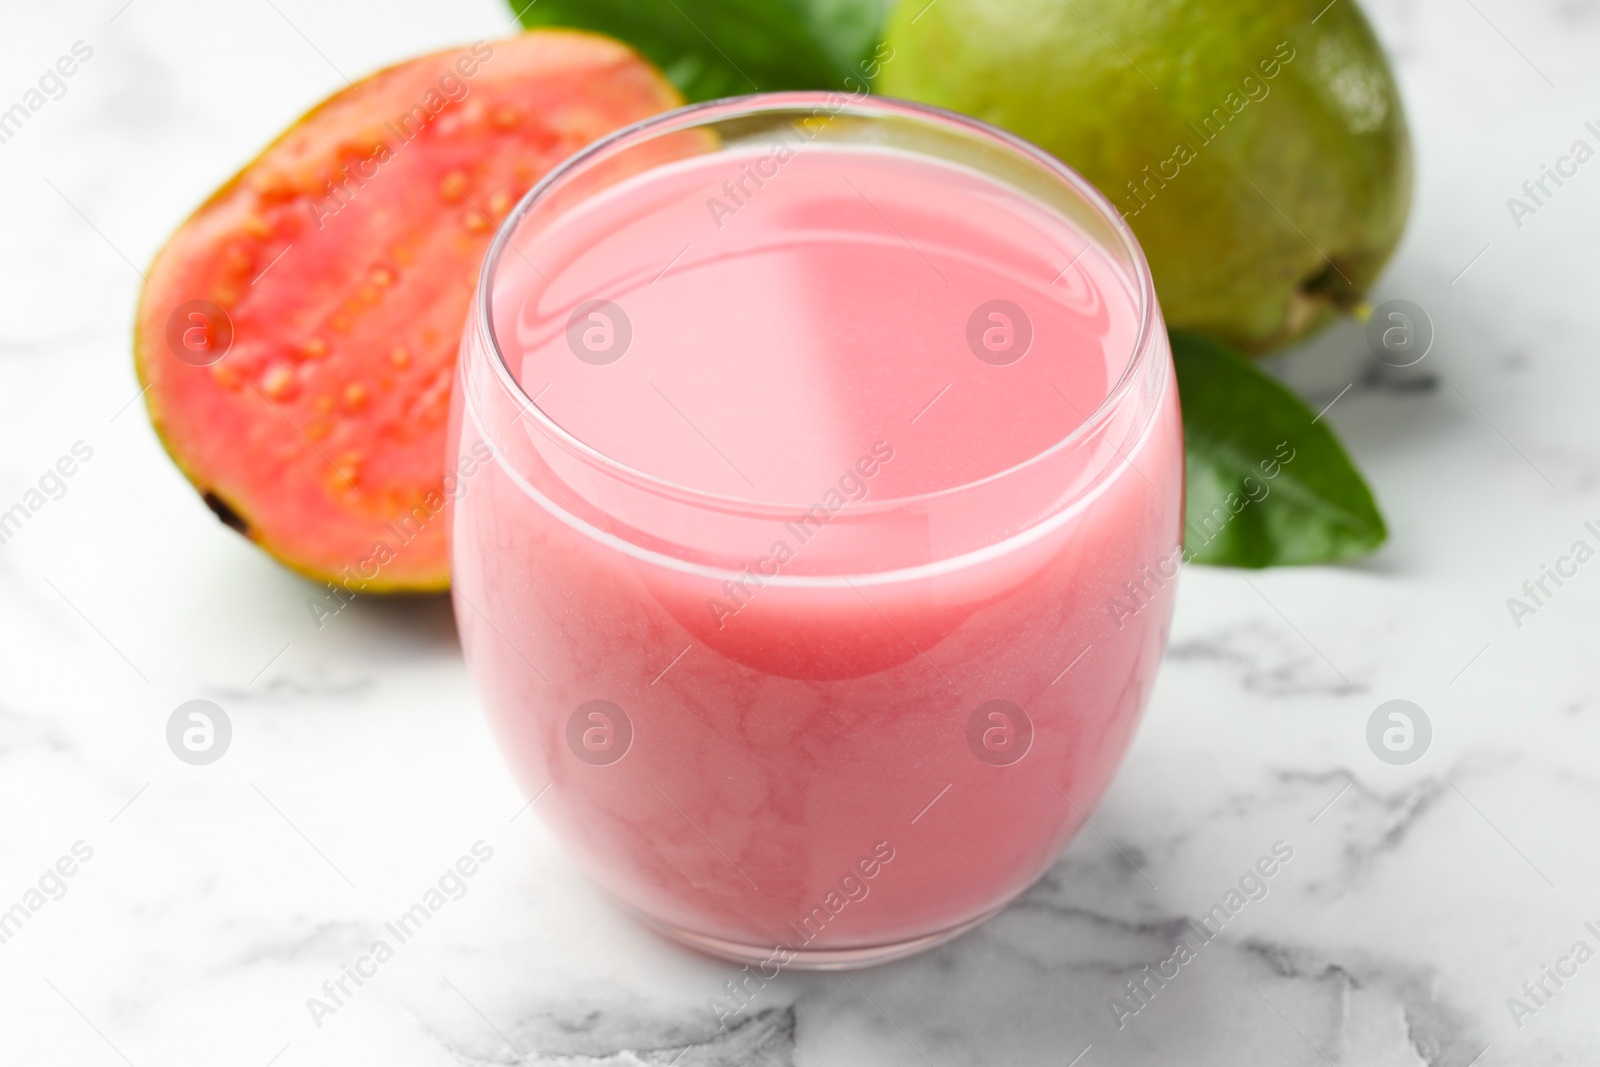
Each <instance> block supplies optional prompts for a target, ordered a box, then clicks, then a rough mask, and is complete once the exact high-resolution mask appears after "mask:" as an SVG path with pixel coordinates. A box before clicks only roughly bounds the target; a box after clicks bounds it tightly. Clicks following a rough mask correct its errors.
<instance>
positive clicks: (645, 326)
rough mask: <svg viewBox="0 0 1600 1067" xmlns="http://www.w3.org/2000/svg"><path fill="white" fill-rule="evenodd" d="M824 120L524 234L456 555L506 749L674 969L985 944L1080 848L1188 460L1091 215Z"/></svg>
mask: <svg viewBox="0 0 1600 1067" xmlns="http://www.w3.org/2000/svg"><path fill="white" fill-rule="evenodd" d="M819 99H821V98H820V97H813V96H811V95H810V94H785V95H783V96H777V97H768V98H760V97H757V98H750V99H749V100H746V101H742V102H741V101H733V102H722V103H720V104H717V105H710V106H706V107H701V108H698V109H688V110H687V111H685V112H678V113H674V116H668V117H667V118H665V119H660V120H652V122H651V123H647V124H645V126H644V127H643V128H642V129H639V130H635V131H633V132H628V133H624V134H622V135H619V137H618V138H616V139H614V140H613V141H612V142H607V143H605V144H602V145H601V146H598V147H597V148H595V149H592V150H591V151H590V152H588V153H585V154H584V155H583V156H580V157H578V158H577V159H575V160H574V161H572V162H570V163H569V164H568V165H567V166H566V168H564V169H563V170H562V171H558V172H557V173H556V174H554V175H552V176H551V177H550V178H549V179H547V180H546V182H545V183H544V185H543V186H541V188H539V189H536V190H535V191H534V192H533V193H532V194H530V198H529V200H528V201H525V203H524V204H523V205H522V207H521V208H519V210H518V212H517V213H516V214H514V215H513V216H512V218H511V219H510V220H509V222H508V224H507V227H506V229H505V230H504V231H503V232H502V235H501V237H500V240H499V242H498V243H497V245H496V248H495V249H494V250H493V251H491V254H490V261H489V264H488V266H487V267H486V273H487V276H486V278H485V280H484V282H483V284H482V286H481V288H480V305H482V306H480V307H479V308H478V309H477V310H476V311H475V314H474V316H473V319H472V321H471V323H470V324H469V326H468V330H467V335H466V339H465V342H464V345H463V352H462V362H461V372H460V373H461V378H460V387H459V388H458V389H457V391H456V392H457V397H456V410H455V416H454V417H455V422H456V425H457V426H458V427H459V430H458V436H459V459H460V464H459V466H458V469H459V470H461V471H462V479H463V481H462V485H461V488H460V496H459V499H458V500H457V502H456V503H455V504H454V506H453V516H452V520H451V523H452V539H453V540H452V545H453V549H452V551H453V567H454V583H455V598H456V615H457V619H458V622H459V625H460V629H461V633H462V638H463V644H464V647H465V649H466V654H467V658H468V662H469V665H470V668H471V670H472V673H473V675H474V677H475V678H476V680H477V682H478V684H479V686H480V689H481V692H482V694H483V697H484V701H485V704H486V705H487V709H488V714H489V716H490V719H491V722H492V725H493V728H494V731H495V733H496V735H497V737H498V739H499V741H500V743H501V745H502V747H503V749H504V751H505V754H506V757H507V759H508V760H509V762H510V763H511V766H512V767H513V768H514V770H515V772H516V774H517V776H518V778H519V780H520V782H521V784H522V786H523V787H524V788H525V789H526V790H527V795H528V796H530V797H537V799H536V801H535V803H534V810H535V811H536V812H537V813H538V814H539V816H540V817H541V818H543V819H544V820H545V821H546V822H547V824H548V825H550V826H551V827H552V828H553V829H554V830H555V832H556V833H557V834H558V836H559V837H561V838H562V839H563V840H564V841H565V843H566V845H567V846H568V847H569V848H570V850H571V852H572V853H573V854H574V855H575V856H576V857H577V858H578V860H579V862H580V863H581V865H582V866H583V867H584V868H585V870H586V871H587V872H588V873H589V874H590V875H591V876H592V878H593V879H594V880H595V881H596V882H597V883H598V884H599V885H600V886H602V887H603V888H604V889H605V890H607V891H608V892H609V893H610V894H611V895H612V896H613V897H614V898H616V899H618V900H619V901H621V902H622V903H623V904H624V905H626V906H627V907H628V908H629V909H631V910H632V911H633V912H635V913H636V914H638V915H639V916H641V917H643V918H644V919H646V920H647V921H649V922H650V923H652V924H654V925H655V926H657V927H658V928H660V929H662V930H664V931H666V932H667V933H669V934H671V935H672V936H675V937H677V938H678V939H680V940H683V941H686V942H689V943H691V944H694V945H697V946H699V947H701V948H703V949H706V950H708V951H711V952H714V953H719V954H722V955H725V956H731V957H733V958H737V959H746V960H758V959H759V960H763V961H766V960H769V959H774V958H776V959H777V960H778V961H779V962H781V963H797V964H799V965H812V966H829V965H847V964H852V963H865V962H872V961H874V960H878V959H884V958H890V957H892V956H895V955H900V954H904V953H906V952H909V951H914V950H916V949H918V948H921V947H925V946H927V945H930V944H933V943H936V942H937V941H939V940H942V939H943V938H945V937H948V936H952V935H953V934H954V933H956V932H959V931H960V930H962V929H965V928H966V927H967V926H969V925H971V924H972V923H974V922H976V921H979V920H981V919H982V918H983V917H985V916H986V915H988V914H990V913H992V912H993V911H995V910H996V909H998V908H999V907H1000V906H1002V905H1003V904H1004V903H1005V902H1006V901H1008V900H1010V899H1011V898H1012V897H1014V896H1015V895H1016V894H1018V893H1019V892H1021V891H1022V890H1023V889H1024V888H1026V887H1027V886H1028V885H1029V884H1030V883H1031V882H1032V881H1033V880H1034V879H1035V878H1037V877H1038V876H1039V875H1040V874H1041V873H1042V872H1043V871H1044V870H1045V869H1046V868H1047V867H1048V866H1049V865H1050V864H1051V863H1052V862H1053V861H1054V860H1055V859H1056V857H1057V856H1058V855H1059V854H1060V852H1061V850H1062V849H1063V847H1064V846H1065V845H1066V843H1067V841H1068V840H1069V839H1070V838H1071V836H1072V834H1073V833H1074V832H1075V831H1076V830H1077V828H1078V826H1079V825H1080V823H1081V822H1082V821H1083V820H1084V819H1085V818H1086V815H1085V813H1086V812H1087V811H1089V810H1090V809H1091V808H1092V806H1093V805H1094V803H1095V802H1096V801H1097V800H1098V798H1099V796H1100V795H1101V793H1102V791H1103V790H1104V789H1105V787H1106V785H1107V784H1108V781H1109V779H1110V778H1111V776H1112V774H1113V772H1114V771H1115V769H1116V767H1117V764H1118V762H1119V760H1120V759H1121V757H1122V754H1123V752H1124V751H1125V749H1126V748H1127V746H1128V743H1129V740H1130V738H1131V735H1132V732H1133V730H1134V727H1135V725H1136V723H1137V720H1138V718H1139V715H1140V713H1141V710H1142V708H1143V706H1144V704H1145V701H1146V699H1147V697H1148V695H1149V692H1150V688H1151V685H1152V681H1153V678H1154V675H1155V672H1156V668H1157V665H1158V662H1159V660H1160V658H1161V653H1162V650H1163V646H1164V643H1165V640H1166V631H1167V626H1168V622H1169V618H1170V614H1171V597H1172V593H1173V579H1174V577H1175V574H1176V564H1177V555H1176V553H1175V551H1174V550H1175V549H1176V548H1177V546H1178V545H1179V544H1180V543H1181V536H1182V535H1181V529H1180V527H1181V510H1182V478H1183V453H1182V432H1181V427H1180V423H1179V415H1178V405H1177V396H1176V383H1175V381H1174V378H1173V374H1172V368H1171V356H1170V353H1169V351H1168V348H1167V345H1166V339H1165V332H1164V330H1163V328H1162V325H1161V320H1160V316H1159V311H1158V310H1157V308H1156V307H1155V303H1154V296H1153V291H1152V290H1151V289H1150V286H1149V279H1148V274H1147V271H1146V268H1145V267H1144V263H1143V259H1142V257H1141V256H1140V254H1139V253H1138V250H1137V246H1136V245H1134V244H1133V242H1132V238H1131V236H1130V235H1128V233H1127V231H1126V228H1125V227H1124V226H1123V224H1122V223H1121V221H1120V220H1119V219H1117V218H1116V216H1115V214H1114V213H1112V212H1111V209H1110V208H1109V206H1107V205H1105V204H1104V202H1103V201H1101V200H1100V199H1099V198H1098V196H1097V194H1094V193H1093V192H1092V191H1091V190H1089V189H1088V187H1087V186H1085V185H1083V183H1082V182H1081V179H1077V178H1076V177H1075V176H1074V175H1072V174H1071V173H1070V172H1069V171H1066V170H1065V168H1063V167H1061V166H1060V164H1057V163H1055V162H1054V161H1053V160H1050V159H1049V158H1048V157H1045V156H1043V155H1042V153H1038V152H1037V151H1036V150H1032V149H1031V148H1030V147H1029V146H1026V145H1024V144H1022V143H1021V142H1017V141H1015V140H1014V139H1011V138H1009V137H1007V136H1006V135H1003V134H1000V133H998V132H997V131H993V130H991V129H990V128H988V127H985V126H982V124H979V123H975V122H971V121H969V120H964V119H957V118H955V117H953V116H947V115H944V114H942V113H934V112H929V111H925V110H923V109H919V108H916V107H914V106H912V105H905V104H900V103H897V102H893V101H871V102H862V103H860V104H857V105H852V106H851V107H849V108H843V109H840V108H832V109H818V108H816V107H815V106H814V105H815V104H816V103H817V101H818V100H819ZM652 126H655V127H657V129H656V130H652V129H651V127H652Z"/></svg>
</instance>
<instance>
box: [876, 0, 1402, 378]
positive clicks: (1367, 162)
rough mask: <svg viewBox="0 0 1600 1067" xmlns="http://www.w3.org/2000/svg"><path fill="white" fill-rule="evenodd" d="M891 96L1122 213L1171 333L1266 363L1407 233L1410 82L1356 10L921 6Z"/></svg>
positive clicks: (882, 83)
mask: <svg viewBox="0 0 1600 1067" xmlns="http://www.w3.org/2000/svg"><path fill="white" fill-rule="evenodd" d="M887 44H888V46H889V48H888V49H886V51H888V53H889V54H888V57H887V58H886V60H884V62H883V64H882V69H881V71H880V72H879V74H878V78H877V83H876V88H877V90H878V91H880V92H882V93H884V94H886V95H889V96H898V97H903V98H905V99H908V100H915V101H922V102H925V103H929V104H936V105H938V106H940V107H946V108H950V109H952V110H955V111H960V112H963V113H965V114H968V115H972V116H975V117H977V118H981V119H984V120H986V121H988V122H992V123H994V124H995V125H997V126H1001V127H1003V128H1005V129H1008V130H1011V131H1012V132H1014V133H1017V134H1020V135H1021V136H1023V137H1026V138H1027V139H1029V140H1031V141H1033V142H1034V143H1036V144H1038V145H1040V146H1041V147H1043V148H1045V149H1047V150H1048V151H1050V152H1052V153H1054V154H1055V155H1056V156H1057V157H1058V158H1060V159H1061V160H1063V161H1064V162H1066V163H1067V164H1069V165H1070V166H1072V167H1073V168H1074V169H1076V170H1077V171H1079V172H1080V173H1081V174H1083V175H1084V177H1086V178H1088V179H1089V180H1090V181H1091V182H1093V183H1094V184H1095V185H1096V186H1098V187H1099V189H1100V190H1101V191H1102V192H1104V193H1105V195H1106V196H1107V197H1109V198H1110V199H1111V201H1112V202H1113V204H1115V205H1116V207H1117V209H1118V210H1119V211H1120V212H1122V214H1123V217H1124V218H1125V219H1126V220H1127V221H1128V223H1129V225H1130V226H1132V228H1133V231H1134V233H1135V234H1136V235H1137V236H1138V238H1139V242H1140V244H1141V245H1142V246H1143V247H1144V251H1145V255H1146V256H1147V257H1148V258H1149V260H1150V268H1151V273H1152V274H1153V275H1154V277H1155V284H1156V292H1157V295H1158V296H1159V298H1160V301H1161V307H1162V310H1163V312H1164V313H1165V315H1166V320H1167V322H1168V324H1169V325H1172V326H1179V327H1185V328H1188V329H1192V330H1196V331H1199V332H1202V333H1207V334H1210V335H1212V336H1215V337H1218V338H1220V339H1222V340H1225V341H1228V342H1231V343H1232V344H1234V345H1237V346H1238V347H1239V348H1241V349H1242V350H1244V351H1246V352H1250V353H1253V354H1259V353H1262V352H1266V351H1268V350H1270V349H1273V348H1277V347H1280V346H1282V345H1285V344H1288V343H1289V342H1291V341H1294V340H1296V339H1298V338H1301V337H1304V336H1305V335H1307V334H1308V333H1310V332H1311V331H1313V330H1315V329H1317V328H1318V327H1319V326H1321V325H1323V324H1324V323H1326V322H1327V321H1328V320H1329V319H1331V318H1332V317H1333V316H1334V315H1335V314H1336V313H1337V312H1338V311H1339V310H1341V309H1349V308H1352V307H1355V306H1357V305H1359V304H1360V302H1361V298H1362V296H1363V294H1364V293H1365V292H1366V291H1367V290H1368V288H1369V287H1370V286H1371V285H1372V283H1373V281H1374V279H1375V278H1376V277H1377V275H1378V272H1379V271H1380V270H1381V269H1382V267H1383V265H1384V263H1385V261H1387V260H1388V258H1389V254H1390V253H1391V252H1392V251H1393V250H1394V247H1395V244H1396V242H1397V241H1398V240H1399V238H1400V232H1401V229H1402V228H1403V226H1404V224H1405V218H1406V211H1407V209H1408V208H1409V206H1410V200H1411V151H1410V141H1409V138H1408V135H1407V132H1406V122H1405V115H1404V114H1403V112H1402V110H1401V105H1400V97H1399V93H1398V91H1397V89H1396V86H1395V81H1394V76H1393V74H1392V72H1391V71H1390V69H1389V66H1388V63H1387V62H1386V61H1385V59H1384V55H1383V51H1382V49H1381V48H1380V47H1379V45H1378V42H1377V39H1376V38H1375V37H1374V36H1373V33H1372V29H1371V27H1370V26H1369V25H1368V23H1367V20H1366V18H1365V17H1364V16H1363V15H1362V13H1361V10H1360V8H1358V7H1357V6H1356V4H1355V2H1354V0H1334V2H1333V3H1331V4H1327V3H1326V0H933V2H932V3H928V0H902V2H901V3H899V4H898V5H897V6H896V8H895V10H894V12H893V14H892V15H891V16H890V21H889V26H888V30H887Z"/></svg>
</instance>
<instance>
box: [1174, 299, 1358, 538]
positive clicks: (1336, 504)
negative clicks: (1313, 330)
mask: <svg viewBox="0 0 1600 1067" xmlns="http://www.w3.org/2000/svg"><path fill="white" fill-rule="evenodd" d="M1171 337H1172V355H1173V359H1174V361H1175V363H1176V366H1177V369H1178V393H1179V396H1180V397H1181V399H1182V401H1183V443H1184V449H1185V454H1186V460H1185V462H1186V466H1187V471H1186V473H1187V481H1188V485H1187V508H1186V513H1185V516H1184V521H1185V527H1184V529H1185V536H1184V554H1185V558H1186V559H1188V560H1189V561H1191V562H1195V563H1215V564H1221V565H1224V566H1232V567H1276V566H1284V565H1288V564H1297V563H1333V562H1336V561H1339V560H1346V559H1354V558H1356V557H1358V556H1364V555H1366V554H1367V553H1369V552H1371V551H1372V550H1373V549H1375V548H1377V547H1378V546H1379V545H1381V544H1382V543H1383V540H1384V538H1385V537H1386V536H1387V535H1388V531H1387V530H1386V529H1385V528H1384V524H1383V516H1382V515H1380V514H1379V513H1378V505H1377V503H1376V502H1375V501H1374V500H1373V498H1372V490H1371V489H1369V488H1368V487H1367V483H1366V482H1365V481H1363V480H1362V477H1361V472H1360V471H1358V470H1356V467H1355V464H1353V463H1352V462H1351V461H1350V457H1349V456H1348V455H1346V454H1345V450H1344V447H1343V446H1342V445H1340V444H1339V440H1338V438H1336V437H1334V435H1333V432H1332V431H1331V430H1329V429H1328V427H1327V425H1326V424H1325V423H1322V422H1314V421H1312V420H1313V419H1314V418H1316V412H1314V411H1312V410H1311V409H1310V408H1309V407H1307V406H1306V405H1305V403H1304V401H1302V400H1301V399H1300V398H1299V397H1297V396H1295V395H1294V393H1292V392H1290V391H1289V390H1288V389H1287V388H1285V387H1284V386H1283V385H1282V384H1280V383H1279V382H1278V381H1276V380H1275V379H1273V378H1271V377H1269V376H1267V375H1266V374H1264V373H1262V372H1261V371H1260V370H1257V369H1256V367H1255V366H1254V365H1253V364H1252V363H1250V362H1249V361H1248V360H1246V359H1244V358H1243V357H1242V356H1240V355H1238V354H1237V353H1236V352H1234V351H1233V350H1232V349H1230V348H1228V347H1227V346H1226V345H1223V344H1221V343H1220V342H1217V341H1213V340H1211V339H1210V338H1206V337H1201V336H1199V335H1196V334H1190V333H1185V332H1183V331H1180V330H1173V331H1171Z"/></svg>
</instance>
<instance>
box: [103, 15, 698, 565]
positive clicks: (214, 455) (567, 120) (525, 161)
mask: <svg viewBox="0 0 1600 1067" xmlns="http://www.w3.org/2000/svg"><path fill="white" fill-rule="evenodd" d="M680 102H681V101H680V99H679V97H678V94H677V92H676V91H675V90H674V89H673V88H672V86H671V85H670V84H669V83H668V82H667V81H666V80H665V79H664V78H663V77H662V76H661V75H660V74H659V73H658V72H657V71H656V70H655V68H654V67H652V66H650V65H649V64H648V63H647V62H645V61H644V60H643V59H641V58H639V57H638V56H637V55H636V54H635V53H633V52H632V51H630V50H629V49H628V48H627V47H625V46H624V45H621V44H618V43H617V42H615V41H612V40H610V39H609V38H605V37H601V36H597V35H594V34H589V33H579V32H572V31H537V32H532V33H525V34H522V35H521V36H519V37H513V38H510V39H507V40H503V41H493V42H479V43H477V44H475V45H472V46H471V47H468V48H462V49H459V50H454V51H448V52H438V53H435V54H433V55H428V56H423V57H421V58H419V59H413V60H411V61H409V62H407V63H402V64H400V65H398V66H394V67H390V68H388V69H387V70H383V71H379V72H378V73H376V74H373V75H372V76H370V77H368V78H365V79H363V80H362V81H360V82H357V83H356V84H355V85H352V86H350V87H349V88H347V89H343V90H341V91H339V92H338V93H335V94H334V95H333V96H331V97H329V98H328V99H327V100H326V101H324V102H323V103H321V104H320V105H318V106H317V107H315V108H313V109H312V110H311V111H310V112H308V113H307V114H306V115H305V116H303V117H302V118H301V119H300V120H299V121H298V122H296V123H295V124H294V125H293V126H292V127H290V128H289V130H288V131H287V132H285V133H284V134H283V135H282V136H280V137H279V138H278V139H277V140H276V141H274V142H273V143H272V144H271V145H269V146H268V147H267V149H266V150H265V151H264V152H262V153H261V155H260V156H259V157H257V158H256V160H255V161H254V162H252V163H251V164H250V165H249V166H247V167H245V168H244V170H242V171H240V172H239V173H238V174H237V175H235V176H234V177H233V178H232V179H231V180H230V181H228V183H227V184H225V185H224V186H223V187H222V188H221V189H219V190H218V191H217V192H216V193H214V194H213V195H212V196H211V198H210V199H209V200H207V201H206V202H205V203H204V204H203V205H201V207H200V208H199V210H198V211H196V212H195V213H194V215H192V216H191V217H190V218H189V219H188V220H187V221H186V222H184V223H183V225H182V226H180V227H179V228H178V231H177V232H176V233H175V234H174V235H173V236H172V238H171V239H170V240H169V241H168V242H167V244H166V246H165V247H164V248H163V249H162V250H161V251H160V252H159V253H158V254H157V255H156V258H155V262H154V263H153V264H152V266H151V268H150V272H149V276H148V281H147V282H146V284H145V288H144V292H143V295H142V297H141V299H140V303H139V311H138V320H137V325H136V327H135V336H134V359H135V363H136V364H137V367H138V373H139V378H140V381H141V382H142V383H143V384H144V385H145V386H146V390H147V391H146V393H145V399H146V403H147V405H148V407H149V411H150V418H151V421H152V422H153V423H154V425H155V429H156V432H157V434H158V435H159V436H160V438H161V440H162V442H163V443H164V444H165V446H166V448H167V451H168V452H169V453H170V454H171V456H172V458H173V460H174V461H176V463H177V464H178V467H179V468H180V469H181V470H182V471H183V473H184V474H185V475H186V476H187V477H188V478H189V480H190V481H191V482H193V483H194V485H195V487H196V488H197V489H199V491H200V493H201V495H202V497H203V498H204V499H205V502H206V503H207V504H208V505H209V506H210V507H211V509H212V510H213V511H214V512H216V514H217V516H218V517H219V518H221V519H222V521H223V522H225V523H227V524H228V525H229V526H232V527H233V528H234V529H236V530H238V531H239V532H240V533H242V534H244V535H245V536H246V537H248V538H250V539H251V540H252V541H255V542H256V543H257V544H259V545H260V546H261V547H262V548H264V549H265V550H266V551H268V552H270V553H271V554H272V555H274V556H276V557H277V558H278V559H280V560H282V561H283V562H284V563H286V564H288V565H289V566H290V567H292V568H294V569H295V570H297V571H300V572H302V573H304V574H306V575H308V576H311V577H314V578H318V579H322V580H327V581H334V582H339V583H341V584H343V585H345V586H347V587H348V588H351V589H361V590H364V591H369V592H372V591H382V592H405V591H424V590H436V589H443V588H445V587H446V586H447V585H448V584H449V561H448V558H447V556H446V550H445V530H444V526H445V520H444V500H445V492H446V474H447V471H446V466H447V459H446V455H445V450H446V442H445V432H446V424H447V417H448V414H449V399H450V388H451V384H452V376H453V372H454V368H455V359H456V349H457V346H458V345H459V343H460V339H461V331H462V326H463V323H464V322H465V318H466V313H467V308H468V305H469V303H470V301H471V297H472V291H473V287H474V285H475V284H476V282H477V277H478V271H479V268H480V266H481V263H482V260H483V256H484V252H485V250H486V248H487V246H488V243H489V239H490V237H491V236H492V235H493V233H494V230H495V229H496V227H497V226H498V225H499V224H500V222H501V220H502V219H504V218H505V217H506V214H507V213H508V212H509V211H510V210H511V208H512V206H513V205H515V204H516V202H517V201H518V200H519V199H520V198H521V197H522V195H523V194H524V193H525V192H527V191H528V189H529V188H530V187H532V185H533V184H534V183H535V182H536V181H537V180H538V179H539V178H541V177H542V176H543V175H544V174H545V173H546V172H547V171H549V170H550V168H551V167H553V166H554V165H555V164H556V163H558V162H560V161H561V160H562V159H564V158H566V157H567V156H569V155H571V154H572V153H573V152H575V151H576V150H577V149H579V148H581V147H582V146H584V145H586V144H588V143H589V142H591V141H593V140H595V139H597V138H599V137H601V136H603V135H604V134H607V133H609V132H611V131H612V130H615V129H617V128H619V127H621V126H624V125H627V124H629V123H631V122H635V121H637V120H639V119H642V118H645V117H647V116H649V115H652V114H655V113H657V112H660V111H663V110H666V109H668V108H671V107H675V106H677V105H678V104H679V103H680Z"/></svg>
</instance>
